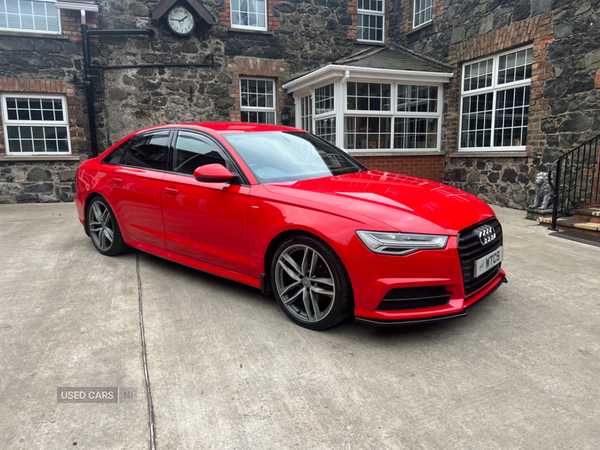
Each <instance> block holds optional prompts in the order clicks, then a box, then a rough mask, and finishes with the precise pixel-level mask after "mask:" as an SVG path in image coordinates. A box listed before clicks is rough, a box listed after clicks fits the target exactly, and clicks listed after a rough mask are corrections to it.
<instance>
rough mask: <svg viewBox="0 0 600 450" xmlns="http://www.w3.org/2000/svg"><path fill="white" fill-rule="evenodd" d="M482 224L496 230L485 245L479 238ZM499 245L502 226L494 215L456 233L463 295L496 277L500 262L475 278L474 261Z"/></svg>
mask: <svg viewBox="0 0 600 450" xmlns="http://www.w3.org/2000/svg"><path fill="white" fill-rule="evenodd" d="M484 225H489V226H491V227H492V228H493V229H494V231H495V232H496V238H495V239H494V240H493V241H491V242H489V243H487V244H486V245H482V244H481V242H480V240H479V233H480V232H481V231H482V229H483V227H484ZM501 245H502V226H501V225H500V223H499V222H498V221H497V220H496V218H494V217H491V218H489V219H486V220H484V221H483V222H479V223H477V224H475V225H473V226H472V227H469V228H466V229H464V230H462V231H461V232H460V233H459V234H458V254H459V256H460V265H461V268H462V275H463V283H464V286H465V296H467V295H469V294H472V293H473V292H475V291H477V290H478V289H481V288H482V287H483V286H485V285H486V284H488V283H489V282H490V281H492V280H493V279H494V278H496V276H497V275H498V272H500V265H501V264H498V265H497V266H495V267H494V268H492V269H491V270H489V271H488V272H486V273H484V274H483V275H480V276H479V277H477V278H475V261H477V260H478V259H479V258H481V257H482V256H485V255H487V254H488V253H491V252H493V251H494V250H496V249H497V248H498V247H500V246H501Z"/></svg>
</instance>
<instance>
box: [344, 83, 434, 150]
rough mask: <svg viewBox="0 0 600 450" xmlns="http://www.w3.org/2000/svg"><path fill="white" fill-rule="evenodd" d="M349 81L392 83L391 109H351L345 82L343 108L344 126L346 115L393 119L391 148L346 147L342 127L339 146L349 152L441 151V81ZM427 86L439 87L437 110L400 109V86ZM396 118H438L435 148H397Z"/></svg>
mask: <svg viewBox="0 0 600 450" xmlns="http://www.w3.org/2000/svg"><path fill="white" fill-rule="evenodd" d="M348 82H357V83H376V84H391V86H390V88H391V89H390V95H391V99H390V101H391V108H390V110H389V111H362V110H356V109H353V110H349V109H348V90H347V88H346V84H344V89H343V102H344V103H343V105H344V107H343V108H342V110H343V111H342V117H343V119H344V122H343V126H344V127H345V125H346V124H345V118H346V117H386V118H390V119H391V126H390V148H373V149H346V148H345V147H344V146H343V142H344V141H343V135H344V129H345V128H342V140H341V141H339V142H340V143H341V144H342V145H339V146H338V147H340V148H344V149H345V150H346V151H347V152H372V153H376V152H382V151H383V152H385V151H389V152H395V153H396V152H397V153H415V152H417V153H418V152H439V151H440V150H441V134H442V109H443V105H444V103H443V101H444V86H443V85H442V84H439V83H432V82H420V81H412V80H406V81H385V80H381V79H373V78H354V77H353V78H349V79H348ZM400 85H403V86H427V87H437V88H438V92H437V112H434V113H430V112H418V111H398V86H400ZM396 118H405V119H413V118H414V119H437V120H438V124H437V142H436V146H435V147H434V148H395V147H394V140H395V139H394V134H395V122H396V121H395V119H396Z"/></svg>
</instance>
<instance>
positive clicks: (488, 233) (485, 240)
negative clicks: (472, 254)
mask: <svg viewBox="0 0 600 450" xmlns="http://www.w3.org/2000/svg"><path fill="white" fill-rule="evenodd" d="M494 239H496V232H495V231H494V229H493V228H492V227H490V226H489V225H485V226H484V227H483V229H482V230H481V231H480V232H479V242H481V245H487V244H489V243H490V242H492V241H493V240H494Z"/></svg>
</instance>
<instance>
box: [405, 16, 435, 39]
mask: <svg viewBox="0 0 600 450" xmlns="http://www.w3.org/2000/svg"><path fill="white" fill-rule="evenodd" d="M432 25H433V20H430V21H429V22H427V23H424V24H422V25H419V26H418V27H415V28H413V29H412V30H410V31H408V32H407V33H405V36H410V35H411V34H414V33H417V32H419V31H421V30H424V29H425V28H427V27H430V26H432Z"/></svg>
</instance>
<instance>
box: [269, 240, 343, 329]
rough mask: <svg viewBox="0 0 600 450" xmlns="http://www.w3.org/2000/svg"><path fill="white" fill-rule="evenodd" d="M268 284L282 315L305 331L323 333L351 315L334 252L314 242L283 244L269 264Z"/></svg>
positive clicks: (340, 268) (295, 241)
mask: <svg viewBox="0 0 600 450" xmlns="http://www.w3.org/2000/svg"><path fill="white" fill-rule="evenodd" d="M271 280H272V287H273V293H274V295H275V298H276V299H277V302H278V303H279V305H280V306H281V308H282V309H283V311H284V312H285V313H286V314H287V315H288V317H290V319H292V320H293V321H294V322H296V323H297V324H298V325H301V326H303V327H305V328H309V329H312V330H324V329H326V328H330V327H332V326H334V325H335V324H337V323H339V322H341V321H342V320H344V319H345V318H346V317H348V316H349V315H350V314H352V311H353V299H352V287H351V284H350V279H349V278H348V274H347V273H346V270H345V268H344V266H343V264H342V262H341V261H340V259H339V257H338V256H337V255H336V254H335V252H334V251H333V250H332V249H331V248H330V247H329V246H327V245H326V244H324V243H323V242H321V241H320V240H318V239H316V238H313V237H310V236H295V237H292V238H290V239H287V240H286V241H285V242H283V243H282V244H281V246H280V247H279V249H278V250H277V252H276V253H275V256H274V258H273V262H272V264H271Z"/></svg>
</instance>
